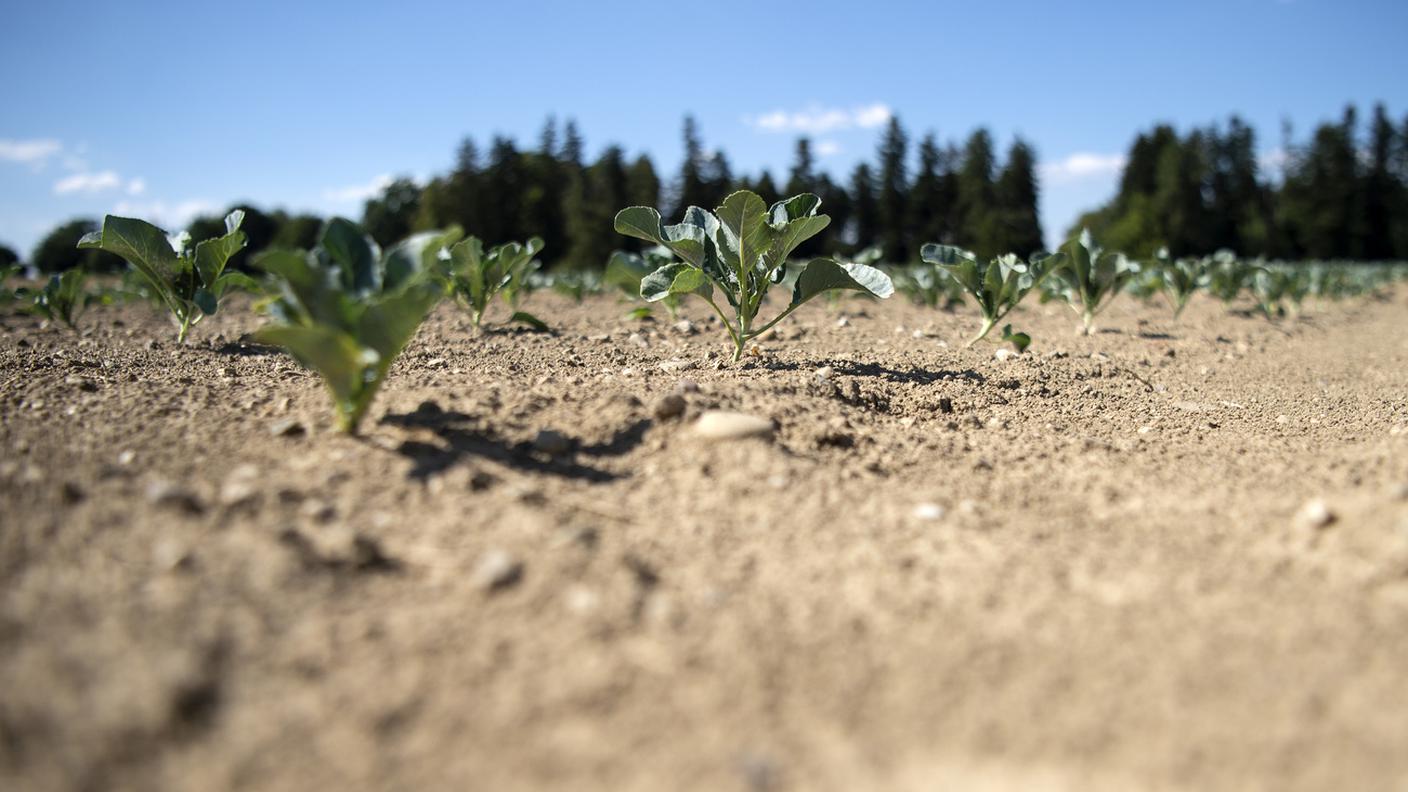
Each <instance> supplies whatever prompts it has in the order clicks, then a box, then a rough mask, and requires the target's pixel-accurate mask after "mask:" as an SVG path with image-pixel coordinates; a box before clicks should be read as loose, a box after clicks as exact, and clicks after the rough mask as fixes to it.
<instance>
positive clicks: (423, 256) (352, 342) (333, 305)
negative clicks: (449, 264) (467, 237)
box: [254, 218, 460, 434]
mask: <svg viewBox="0 0 1408 792" xmlns="http://www.w3.org/2000/svg"><path fill="white" fill-rule="evenodd" d="M459 237H460V232H459V230H458V229H453V230H451V231H449V232H445V233H439V232H433V231H432V232H425V233H421V234H416V235H414V236H412V237H410V238H408V239H406V240H405V241H403V242H401V243H399V244H397V245H396V246H395V247H393V248H391V249H390V250H388V251H387V252H386V253H385V254H384V255H383V254H382V252H381V251H380V250H379V249H378V248H377V245H376V243H375V242H373V241H372V240H371V238H369V237H368V236H366V235H365V234H364V233H363V232H362V229H361V228H359V227H358V226H357V225H356V224H354V223H352V222H350V221H348V220H344V219H342V218H334V219H333V220H331V221H329V222H328V224H327V226H326V227H325V228H324V229H323V235H322V239H321V241H320V242H319V243H318V246H317V247H316V248H315V249H314V250H313V251H311V252H304V251H301V250H297V251H292V250H278V251H270V252H267V253H264V254H263V255H261V256H259V257H258V258H256V259H255V260H254V264H255V266H257V267H259V268H260V269H262V270H264V271H265V272H268V273H269V274H271V275H273V276H274V277H275V278H276V279H277V281H278V283H279V286H280V288H281V292H280V294H279V296H278V297H276V298H275V299H274V300H273V301H272V302H271V303H270V305H269V312H270V314H271V315H272V316H273V317H274V323H273V324H270V325H267V326H265V327H263V328H261V329H260V330H259V331H258V333H256V334H255V338H256V339H257V340H259V341H260V342H262V343H266V344H273V345H275V346H279V347H283V348H284V349H286V350H288V352H289V354H291V355H293V357H294V358H296V359H297V360H298V362H300V363H302V364H303V365H304V366H306V367H308V368H310V369H313V370H314V371H316V372H318V374H319V375H320V376H321V377H322V379H323V384H325V385H326V386H327V389H328V392H329V393H331V394H332V401H333V409H334V410H335V411H336V414H337V425H338V428H339V429H341V430H342V431H344V432H347V433H349V434H352V433H355V432H356V431H357V425H358V424H359V423H360V422H361V420H362V416H363V415H365V414H366V412H367V408H368V407H370V406H371V403H372V398H373V397H374V396H375V395H376V392H377V390H378V389H379V388H381V384H382V382H384V381H385V379H386V372H387V370H388V369H390V368H391V364H392V362H394V361H395V360H396V357H397V355H399V354H401V350H402V349H404V348H405V346H406V344H407V343H408V342H409V341H410V340H411V338H412V337H413V336H414V335H415V333H416V329H417V328H419V327H420V325H421V322H423V321H425V317H426V316H427V315H428V314H429V313H430V309H431V308H433V307H435V304H436V303H437V302H439V300H440V299H441V297H443V296H444V288H443V286H442V284H440V283H439V282H437V280H436V279H435V278H434V277H433V275H434V268H435V266H436V264H437V262H438V261H439V259H440V256H441V255H442V253H443V251H444V249H445V246H446V245H447V244H449V243H451V242H453V241H455V240H457V239H458V238H459Z"/></svg>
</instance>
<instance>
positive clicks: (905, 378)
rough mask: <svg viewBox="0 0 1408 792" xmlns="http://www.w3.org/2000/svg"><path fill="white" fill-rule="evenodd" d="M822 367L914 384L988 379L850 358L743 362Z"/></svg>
mask: <svg viewBox="0 0 1408 792" xmlns="http://www.w3.org/2000/svg"><path fill="white" fill-rule="evenodd" d="M824 366H829V367H830V368H831V370H832V371H834V372H836V373H837V374H844V375H846V376H848V377H875V378H877V379H883V380H886V381H888V382H902V383H907V384H913V385H931V384H933V383H935V382H943V381H945V380H956V379H961V380H967V381H969V382H974V383H977V384H982V383H985V382H987V378H986V377H984V376H983V375H982V374H979V373H978V372H976V371H974V370H972V369H967V370H964V371H948V370H940V371H931V370H929V369H925V368H914V367H911V368H908V369H894V368H890V367H889V366H882V365H880V364H878V363H857V362H855V361H853V360H807V361H803V362H793V361H782V360H770V361H766V362H760V363H755V364H753V365H745V366H744V368H745V369H748V368H759V369H766V370H768V371H802V370H807V371H813V370H816V369H819V368H822V367H824Z"/></svg>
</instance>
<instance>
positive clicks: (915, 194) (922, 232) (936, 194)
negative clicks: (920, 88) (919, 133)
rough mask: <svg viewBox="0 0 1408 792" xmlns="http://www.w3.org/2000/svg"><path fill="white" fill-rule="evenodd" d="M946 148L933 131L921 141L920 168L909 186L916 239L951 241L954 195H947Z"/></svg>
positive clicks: (911, 225) (923, 241)
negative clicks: (945, 191)
mask: <svg viewBox="0 0 1408 792" xmlns="http://www.w3.org/2000/svg"><path fill="white" fill-rule="evenodd" d="M945 165H946V163H945V162H944V151H943V149H941V148H940V147H939V142H938V140H937V139H935V137H934V135H933V133H932V132H931V133H929V134H927V135H925V136H924V139H923V140H921V141H920V142H919V170H918V171H917V172H916V173H915V174H914V184H912V185H911V186H910V190H909V217H910V219H909V227H910V228H912V229H914V237H913V243H914V244H915V245H923V244H924V243H926V242H938V243H941V244H951V243H952V242H953V238H952V236H951V231H950V224H951V219H950V215H951V213H952V211H953V200H952V196H950V195H945V193H944V190H945V186H946V185H945V183H944V175H945V174H944V173H943V172H942V169H943V168H944V167H945Z"/></svg>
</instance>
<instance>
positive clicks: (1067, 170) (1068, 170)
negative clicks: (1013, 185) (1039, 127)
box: [1040, 151, 1128, 183]
mask: <svg viewBox="0 0 1408 792" xmlns="http://www.w3.org/2000/svg"><path fill="white" fill-rule="evenodd" d="M1127 160H1128V158H1127V157H1125V155H1123V154H1091V153H1089V152H1084V151H1082V152H1077V153H1075V154H1072V155H1070V156H1069V157H1066V158H1065V159H1062V160H1057V161H1056V162H1044V163H1042V164H1041V166H1040V170H1041V176H1042V178H1043V179H1045V180H1046V181H1049V182H1053V183H1062V182H1075V181H1084V180H1086V179H1093V178H1107V177H1110V176H1115V175H1117V174H1118V173H1119V172H1120V171H1122V170H1124V166H1125V162H1126V161H1127Z"/></svg>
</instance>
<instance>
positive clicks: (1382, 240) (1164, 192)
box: [1070, 105, 1408, 261]
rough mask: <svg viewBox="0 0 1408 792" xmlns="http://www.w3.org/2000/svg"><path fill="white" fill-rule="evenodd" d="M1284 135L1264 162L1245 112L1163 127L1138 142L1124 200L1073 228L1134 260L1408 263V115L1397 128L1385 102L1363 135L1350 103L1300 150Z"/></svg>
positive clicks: (1122, 188) (1120, 195) (1121, 194)
mask: <svg viewBox="0 0 1408 792" xmlns="http://www.w3.org/2000/svg"><path fill="white" fill-rule="evenodd" d="M1282 138H1283V140H1282V144H1281V146H1280V148H1278V149H1275V150H1274V152H1275V156H1274V157H1273V158H1272V159H1271V161H1265V160H1264V159H1263V157H1262V156H1261V155H1260V154H1259V152H1260V151H1261V149H1259V147H1258V145H1257V137H1256V132H1255V131H1254V130H1253V129H1252V128H1251V127H1250V126H1248V125H1247V124H1246V123H1245V122H1244V121H1243V120H1242V119H1240V118H1238V117H1236V116H1233V117H1232V118H1231V119H1229V120H1228V122H1227V124H1226V125H1225V126H1220V125H1216V124H1215V125H1211V126H1207V127H1202V128H1195V129H1192V130H1190V131H1189V132H1188V133H1187V134H1184V135H1179V134H1178V132H1177V131H1176V130H1175V129H1174V128H1173V127H1171V126H1169V125H1167V124H1160V125H1157V126H1155V127H1154V128H1153V129H1152V130H1150V131H1148V132H1143V133H1140V134H1139V135H1138V136H1137V137H1136V138H1135V140H1134V144H1133V145H1132V146H1131V147H1130V149H1129V155H1128V158H1127V163H1126V165H1125V168H1124V173H1123V175H1122V176H1121V179H1120V185H1119V191H1118V192H1117V193H1116V195H1115V197H1114V198H1113V199H1112V200H1111V201H1110V202H1109V203H1107V204H1106V205H1105V206H1103V207H1100V208H1099V209H1096V210H1094V211H1092V212H1089V213H1087V214H1086V215H1084V216H1083V217H1082V218H1081V219H1080V221H1079V222H1078V223H1077V224H1076V226H1074V227H1073V228H1072V229H1070V232H1071V233H1075V232H1078V231H1079V229H1080V227H1081V226H1086V227H1088V228H1090V230H1091V232H1092V233H1094V234H1095V236H1096V238H1098V239H1100V240H1101V241H1102V243H1103V244H1105V245H1106V246H1108V247H1112V248H1118V249H1120V250H1124V251H1125V252H1127V253H1129V254H1130V255H1133V256H1136V257H1138V256H1147V255H1150V254H1152V253H1153V252H1154V251H1155V250H1157V249H1158V248H1160V247H1167V248H1168V249H1169V251H1170V252H1171V253H1172V254H1173V255H1174V256H1185V255H1187V256H1193V255H1201V254H1205V253H1210V252H1212V251H1215V250H1218V249H1221V248H1227V249H1231V250H1234V251H1236V252H1237V253H1239V254H1242V255H1246V256H1266V257H1268V258H1280V259H1289V260H1299V259H1355V260H1369V261H1383V260H1388V259H1399V260H1402V259H1408V116H1405V117H1404V119H1403V121H1402V122H1401V124H1399V125H1395V124H1394V122H1393V120H1392V119H1390V118H1389V115H1388V112H1387V111H1386V110H1385V109H1384V107H1383V105H1379V106H1377V107H1375V108H1374V113H1373V117H1372V119H1371V120H1370V122H1369V124H1368V125H1367V129H1363V128H1361V124H1360V122H1359V115H1358V112H1357V111H1356V109H1355V108H1354V107H1353V106H1350V107H1347V108H1346V109H1345V111H1344V113H1343V115H1342V116H1341V117H1340V118H1339V120H1337V121H1330V122H1326V123H1322V124H1320V125H1319V126H1318V127H1317V128H1316V129H1315V131H1314V134H1313V135H1312V136H1311V137H1310V139H1309V140H1308V141H1307V142H1305V143H1303V144H1300V145H1296V144H1294V143H1293V142H1292V139H1291V130H1290V129H1289V127H1286V128H1284V129H1283V131H1282Z"/></svg>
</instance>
